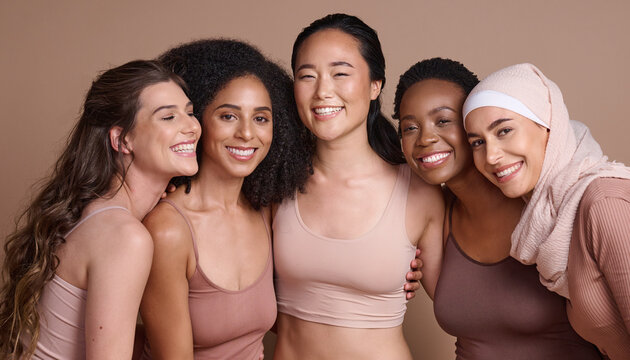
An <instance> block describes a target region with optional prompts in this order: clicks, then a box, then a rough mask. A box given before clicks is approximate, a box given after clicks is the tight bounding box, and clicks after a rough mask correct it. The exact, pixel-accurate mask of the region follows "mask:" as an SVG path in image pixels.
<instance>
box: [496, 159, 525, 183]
mask: <svg viewBox="0 0 630 360" xmlns="http://www.w3.org/2000/svg"><path fill="white" fill-rule="evenodd" d="M514 166H518V167H517V168H516V169H515V170H514V171H513V172H512V173H511V174H509V175H505V176H502V177H499V176H498V175H497V174H498V173H500V172H502V171H505V170H507V169H509V168H511V167H514ZM522 168H523V161H517V162H514V163H511V164H509V165H505V166H501V167H500V168H497V169H495V170H493V171H492V175H494V178H495V179H497V182H499V183H505V182H508V181H510V180H512V179H514V178H515V177H516V176H517V175H518V174H519V173H520V172H521V169H522Z"/></svg>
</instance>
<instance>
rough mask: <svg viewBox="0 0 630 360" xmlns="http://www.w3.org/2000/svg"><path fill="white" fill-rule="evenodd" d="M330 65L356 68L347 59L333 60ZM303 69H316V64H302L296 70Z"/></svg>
mask: <svg viewBox="0 0 630 360" xmlns="http://www.w3.org/2000/svg"><path fill="white" fill-rule="evenodd" d="M328 65H329V66H348V67H351V68H353V69H354V66H352V64H350V63H349V62H347V61H333V62H331V63H330V64H328ZM302 69H315V65H313V64H302V65H300V66H299V67H298V68H297V70H296V72H298V71H300V70H302Z"/></svg>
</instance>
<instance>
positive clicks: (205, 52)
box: [158, 39, 314, 209]
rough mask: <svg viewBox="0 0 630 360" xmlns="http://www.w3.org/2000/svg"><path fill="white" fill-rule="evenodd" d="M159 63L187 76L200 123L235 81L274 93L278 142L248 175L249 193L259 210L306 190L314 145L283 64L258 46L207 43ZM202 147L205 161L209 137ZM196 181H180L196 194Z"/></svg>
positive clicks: (179, 51) (191, 45) (174, 51)
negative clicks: (251, 81) (251, 79)
mask: <svg viewBox="0 0 630 360" xmlns="http://www.w3.org/2000/svg"><path fill="white" fill-rule="evenodd" d="M158 60H159V61H160V62H162V64H164V65H165V66H166V67H168V68H169V69H171V70H172V71H173V72H175V73H176V74H178V75H179V76H181V77H182V78H183V79H184V80H185V81H186V83H187V84H188V87H189V96H190V99H191V101H192V102H193V105H194V112H195V116H196V117H197V119H199V120H200V121H201V122H202V123H203V121H204V119H203V113H204V111H205V109H206V107H207V106H208V104H209V103H211V102H212V101H213V100H214V98H215V96H216V95H217V93H218V92H219V91H221V90H222V89H223V88H225V86H226V85H227V84H228V83H229V82H230V81H231V80H234V79H236V78H239V77H243V76H248V75H252V76H255V77H257V78H258V79H259V80H260V81H261V82H262V83H263V85H264V86H265V88H266V89H267V91H268V92H269V97H270V98H271V104H272V116H273V141H272V143H271V147H270V149H269V153H268V154H267V156H266V157H265V159H264V160H263V161H262V162H261V163H260V164H259V165H258V166H257V167H256V169H255V170H254V172H253V173H251V174H250V175H248V176H247V177H245V181H244V183H243V188H242V191H243V194H244V195H245V197H246V198H247V200H248V201H249V202H250V204H251V205H252V206H253V207H254V208H255V209H259V208H260V207H263V206H268V205H270V204H272V203H279V202H281V201H282V199H284V198H286V197H292V196H293V195H294V193H295V190H296V189H298V190H300V191H303V190H304V183H305V182H306V179H307V178H308V176H309V174H310V173H312V167H311V160H310V159H311V155H312V153H313V148H314V141H313V139H312V137H311V135H310V133H309V132H308V130H307V129H306V127H305V126H304V125H303V124H302V123H301V121H300V120H299V117H298V115H297V108H296V106H295V101H294V97H293V81H292V80H291V77H290V76H289V75H288V74H287V73H286V71H284V70H283V69H282V68H281V67H280V66H278V65H277V64H275V63H273V62H272V61H270V60H267V59H266V58H265V57H264V56H263V55H262V54H261V53H260V51H258V50H257V49H256V48H254V47H253V46H251V45H249V44H247V43H244V42H242V41H237V40H230V39H206V40H199V41H194V42H191V43H187V44H183V45H180V46H177V47H175V48H173V49H170V50H168V51H167V52H166V53H164V54H162V55H161V56H160V57H159V58H158ZM201 137H202V138H201V139H200V141H199V143H198V145H197V161H198V163H199V166H200V167H201V166H202V164H203V160H202V157H201V155H202V154H203V134H202V135H201ZM190 181H191V177H180V178H177V179H174V181H173V182H174V183H175V184H182V183H183V184H186V186H187V189H186V190H187V192H188V191H190V186H191V185H190V184H191V182H190Z"/></svg>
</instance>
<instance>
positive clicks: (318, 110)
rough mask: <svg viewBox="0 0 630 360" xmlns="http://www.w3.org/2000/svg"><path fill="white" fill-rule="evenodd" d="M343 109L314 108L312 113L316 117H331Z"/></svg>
mask: <svg viewBox="0 0 630 360" xmlns="http://www.w3.org/2000/svg"><path fill="white" fill-rule="evenodd" d="M341 109H343V106H329V107H318V108H314V109H313V112H314V113H315V114H317V115H332V114H336V113H338V112H340V111H341Z"/></svg>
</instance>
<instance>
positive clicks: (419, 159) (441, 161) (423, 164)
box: [416, 151, 453, 169]
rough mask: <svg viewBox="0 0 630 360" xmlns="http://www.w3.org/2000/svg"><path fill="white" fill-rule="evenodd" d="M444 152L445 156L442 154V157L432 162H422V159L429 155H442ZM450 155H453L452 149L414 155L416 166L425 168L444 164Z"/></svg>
mask: <svg viewBox="0 0 630 360" xmlns="http://www.w3.org/2000/svg"><path fill="white" fill-rule="evenodd" d="M442 154H445V155H446V156H444V157H443V158H441V159H439V160H436V161H434V162H424V161H422V159H425V158H428V157H431V156H436V155H442ZM451 155H453V152H452V151H434V152H431V153H428V154H422V155H420V156H417V157H416V163H417V164H418V166H420V167H422V168H425V169H433V168H436V167H438V166H440V165H442V164H444V163H445V162H446V161H448V160H449V159H450V157H451Z"/></svg>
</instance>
